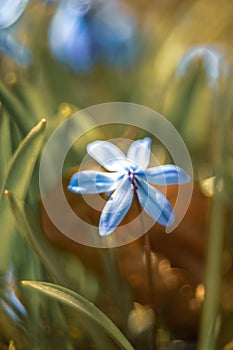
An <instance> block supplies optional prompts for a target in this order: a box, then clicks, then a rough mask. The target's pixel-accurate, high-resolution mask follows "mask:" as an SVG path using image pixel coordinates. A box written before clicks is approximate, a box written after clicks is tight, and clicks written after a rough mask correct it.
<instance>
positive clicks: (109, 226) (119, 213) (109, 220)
mask: <svg viewBox="0 0 233 350" xmlns="http://www.w3.org/2000/svg"><path fill="white" fill-rule="evenodd" d="M133 196H134V191H133V190H132V188H131V182H130V181H129V180H125V181H123V182H122V183H121V185H120V186H119V187H118V188H117V189H116V190H115V192H114V193H113V194H112V195H111V197H110V198H109V200H108V201H107V203H106V205H105V207H104V209H103V211H102V213H101V216H100V223H99V234H100V236H108V235H109V234H110V233H112V232H113V231H114V230H115V229H116V228H117V226H118V225H119V224H120V223H121V221H122V220H123V219H124V217H125V215H126V214H127V212H128V211H129V208H130V206H131V204H132V200H133Z"/></svg>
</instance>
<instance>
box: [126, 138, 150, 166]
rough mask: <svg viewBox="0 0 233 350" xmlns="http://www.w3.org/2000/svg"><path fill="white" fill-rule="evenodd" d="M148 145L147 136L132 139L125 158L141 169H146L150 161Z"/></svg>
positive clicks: (148, 139)
mask: <svg viewBox="0 0 233 350" xmlns="http://www.w3.org/2000/svg"><path fill="white" fill-rule="evenodd" d="M150 146H151V139H150V138H149V137H145V138H144V139H143V140H137V141H134V142H133V143H131V145H130V147H129V150H128V153H127V158H128V159H130V160H131V161H132V162H133V163H135V164H137V165H138V166H139V167H140V168H141V169H146V168H147V167H148V164H149V161H150Z"/></svg>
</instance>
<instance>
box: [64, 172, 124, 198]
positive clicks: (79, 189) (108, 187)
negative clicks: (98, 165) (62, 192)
mask: <svg viewBox="0 0 233 350" xmlns="http://www.w3.org/2000/svg"><path fill="white" fill-rule="evenodd" d="M124 176H125V174H122V173H119V172H118V173H105V172H102V171H95V170H87V171H80V172H78V173H76V174H74V175H73V176H72V178H71V180H70V183H69V185H68V190H69V191H71V192H74V193H77V194H94V193H103V192H111V191H114V190H115V188H116V187H117V185H118V184H119V182H120V181H121V180H122V179H123V177H124Z"/></svg>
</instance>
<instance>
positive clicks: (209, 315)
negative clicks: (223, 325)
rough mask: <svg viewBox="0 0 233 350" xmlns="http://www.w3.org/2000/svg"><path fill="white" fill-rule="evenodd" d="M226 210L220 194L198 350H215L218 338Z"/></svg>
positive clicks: (215, 206)
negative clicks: (217, 328) (217, 327)
mask: <svg viewBox="0 0 233 350" xmlns="http://www.w3.org/2000/svg"><path fill="white" fill-rule="evenodd" d="M223 231H224V208H223V202H222V199H221V196H220V194H216V197H215V198H214V202H213V206H212V211H211V222H210V229H209V244H208V252H207V267H206V282H205V289H206V294H205V301H204V305H203V311H202V322H201V333H200V341H199V347H198V350H210V349H211V350H214V349H215V344H216V337H217V331H216V326H217V321H218V312H219V299H220V289H221V278H222V259H223V243H224V234H223Z"/></svg>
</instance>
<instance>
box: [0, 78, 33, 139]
mask: <svg viewBox="0 0 233 350" xmlns="http://www.w3.org/2000/svg"><path fill="white" fill-rule="evenodd" d="M0 100H1V102H2V104H3V106H4V107H5V108H6V110H7V112H8V113H9V115H10V116H11V117H12V118H13V120H14V121H15V122H16V124H17V125H18V127H19V129H20V130H21V131H22V134H23V135H26V134H27V133H28V131H29V130H30V129H31V128H32V127H33V120H32V119H31V117H30V115H29V114H28V113H27V111H26V110H25V109H24V107H23V105H22V104H21V103H20V102H19V100H18V99H17V98H16V97H15V96H14V95H13V94H12V93H11V92H10V91H9V90H8V89H7V88H6V87H5V85H4V84H3V83H2V82H1V81H0Z"/></svg>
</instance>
